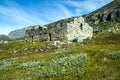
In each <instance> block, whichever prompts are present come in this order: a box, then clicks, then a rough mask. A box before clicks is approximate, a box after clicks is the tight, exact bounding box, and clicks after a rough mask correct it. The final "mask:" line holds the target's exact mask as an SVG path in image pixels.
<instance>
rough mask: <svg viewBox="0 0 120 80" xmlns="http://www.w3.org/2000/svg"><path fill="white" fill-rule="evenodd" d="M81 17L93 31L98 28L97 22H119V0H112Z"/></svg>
mask: <svg viewBox="0 0 120 80" xmlns="http://www.w3.org/2000/svg"><path fill="white" fill-rule="evenodd" d="M83 17H84V18H85V20H86V22H88V23H89V25H91V26H92V27H93V28H94V30H95V31H96V29H99V28H98V26H99V24H102V23H105V22H120V0H114V1H112V2H111V3H109V4H107V5H105V6H103V7H102V8H100V9H97V10H96V11H93V12H92V13H90V14H87V15H84V16H83Z"/></svg>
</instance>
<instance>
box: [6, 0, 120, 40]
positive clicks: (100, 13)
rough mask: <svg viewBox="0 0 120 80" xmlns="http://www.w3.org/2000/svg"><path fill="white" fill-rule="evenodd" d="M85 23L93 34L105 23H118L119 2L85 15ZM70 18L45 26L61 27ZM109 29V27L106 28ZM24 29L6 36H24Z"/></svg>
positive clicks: (119, 19) (15, 37) (118, 0)
mask: <svg viewBox="0 0 120 80" xmlns="http://www.w3.org/2000/svg"><path fill="white" fill-rule="evenodd" d="M83 17H84V18H85V21H86V22H87V23H88V24H89V25H90V26H92V27H93V29H94V32H96V31H97V32H99V31H102V29H101V27H100V26H101V25H103V24H104V23H107V22H120V0H114V1H112V2H111V3H109V4H107V5H105V6H103V7H102V8H100V9H98V10H96V11H94V12H92V13H90V14H87V15H83ZM72 18H74V17H71V18H68V19H63V20H60V21H57V22H54V23H50V24H47V25H45V26H52V27H55V26H58V25H57V24H58V23H60V24H61V26H63V25H64V22H66V21H68V22H69V21H70V20H72ZM108 29H109V27H108ZM25 30H26V28H23V29H19V30H15V31H12V32H11V33H10V34H9V35H8V36H9V37H10V38H12V39H17V38H21V37H24V36H25Z"/></svg>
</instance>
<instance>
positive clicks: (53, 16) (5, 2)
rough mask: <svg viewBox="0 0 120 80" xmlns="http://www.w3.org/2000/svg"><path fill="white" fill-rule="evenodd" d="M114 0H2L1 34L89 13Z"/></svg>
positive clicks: (0, 7) (0, 8) (0, 13)
mask: <svg viewBox="0 0 120 80" xmlns="http://www.w3.org/2000/svg"><path fill="white" fill-rule="evenodd" d="M111 1H112V0H0V34H8V33H9V32H10V31H12V30H15V29H20V28H23V27H27V26H30V25H36V24H39V25H44V24H48V23H51V22H55V21H57V20H60V19H63V18H68V17H72V16H81V15H84V14H88V13H90V12H92V11H94V10H96V9H98V8H100V7H102V6H103V5H105V4H108V3H109V2H111Z"/></svg>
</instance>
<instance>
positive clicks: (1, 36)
mask: <svg viewBox="0 0 120 80" xmlns="http://www.w3.org/2000/svg"><path fill="white" fill-rule="evenodd" d="M0 40H10V38H9V37H8V36H7V35H0Z"/></svg>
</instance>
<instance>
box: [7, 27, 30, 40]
mask: <svg viewBox="0 0 120 80" xmlns="http://www.w3.org/2000/svg"><path fill="white" fill-rule="evenodd" d="M30 28H32V27H31V26H29V27H26V28H22V29H18V30H14V31H11V32H10V33H9V34H8V37H9V38H10V39H19V38H23V37H24V36H25V31H26V29H30Z"/></svg>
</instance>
